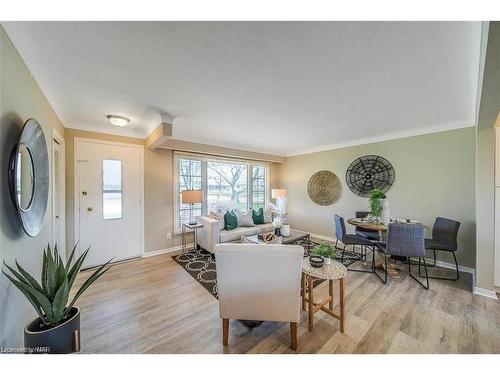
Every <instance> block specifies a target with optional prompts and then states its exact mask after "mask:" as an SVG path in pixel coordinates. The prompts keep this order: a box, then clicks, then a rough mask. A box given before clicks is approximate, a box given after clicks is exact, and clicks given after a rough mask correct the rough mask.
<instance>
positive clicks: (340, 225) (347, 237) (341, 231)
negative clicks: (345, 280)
mask: <svg viewBox="0 0 500 375" xmlns="http://www.w3.org/2000/svg"><path fill="white" fill-rule="evenodd" d="M334 220H335V237H336V241H335V247H336V248H339V247H338V242H339V241H340V242H341V243H342V244H343V245H344V247H343V248H342V256H341V262H342V264H343V263H344V258H345V248H346V246H348V245H352V246H353V250H354V246H356V245H359V246H360V247H361V248H362V247H363V246H364V247H370V248H372V268H371V270H356V269H349V270H350V271H356V272H368V273H373V272H375V249H374V244H373V243H372V242H371V241H369V240H368V239H366V238H365V237H362V236H359V235H357V234H347V232H346V229H345V221H344V218H343V217H341V216H339V215H334ZM361 251H362V250H361ZM353 253H354V261H358V260H362V259H363V258H364V257H363V254H362V253H361V254H357V253H356V252H355V251H353Z"/></svg>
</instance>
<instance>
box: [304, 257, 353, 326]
mask: <svg viewBox="0 0 500 375" xmlns="http://www.w3.org/2000/svg"><path fill="white" fill-rule="evenodd" d="M346 275H347V268H345V266H344V265H343V264H341V263H340V262H337V261H336V260H333V259H332V261H331V264H325V265H323V267H321V268H314V267H313V266H311V264H310V263H309V257H306V258H304V260H303V261H302V309H303V310H305V309H306V302H307V303H308V311H309V331H312V330H313V327H314V314H315V313H316V312H318V311H319V310H321V311H323V312H325V313H327V314H328V315H331V316H333V317H334V318H336V319H338V320H339V323H340V332H344V322H345V319H344V308H345V305H344V284H345V282H344V278H345V276H346ZM306 279H307V280H306ZM314 280H328V289H329V293H328V294H329V295H328V297H326V298H325V299H324V300H323V301H321V302H318V303H317V302H314V292H313V290H314ZM334 280H339V282H340V296H339V298H340V301H339V306H340V308H339V312H338V313H337V312H335V311H334V310H333V281H334ZM306 281H307V284H308V285H307V288H306ZM306 291H307V296H306ZM327 304H328V307H326V305H327Z"/></svg>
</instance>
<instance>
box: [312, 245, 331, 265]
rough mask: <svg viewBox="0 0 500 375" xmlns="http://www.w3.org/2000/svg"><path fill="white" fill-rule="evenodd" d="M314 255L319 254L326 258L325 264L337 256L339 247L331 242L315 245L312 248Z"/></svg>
mask: <svg viewBox="0 0 500 375" xmlns="http://www.w3.org/2000/svg"><path fill="white" fill-rule="evenodd" d="M311 254H312V255H317V256H320V257H322V258H323V259H324V260H325V264H330V263H331V259H333V258H335V257H336V256H337V249H336V248H335V246H334V245H333V244H330V243H322V244H319V245H317V246H315V247H314V248H313V249H312V250H311Z"/></svg>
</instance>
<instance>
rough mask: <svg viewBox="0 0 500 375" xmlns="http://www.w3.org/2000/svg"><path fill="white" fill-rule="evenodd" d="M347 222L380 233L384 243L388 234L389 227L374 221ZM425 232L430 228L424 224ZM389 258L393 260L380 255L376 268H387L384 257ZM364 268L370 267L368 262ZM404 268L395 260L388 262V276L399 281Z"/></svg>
mask: <svg viewBox="0 0 500 375" xmlns="http://www.w3.org/2000/svg"><path fill="white" fill-rule="evenodd" d="M347 222H348V223H349V224H351V225H354V226H355V227H358V228H361V229H368V230H376V231H378V233H379V237H380V239H381V240H382V242H384V238H385V237H386V234H387V229H388V227H387V225H385V224H383V223H376V222H373V221H367V220H362V219H359V218H352V219H347ZM410 223H417V222H416V221H410ZM424 228H425V230H427V229H428V227H427V226H426V225H425V224H424ZM386 256H387V257H388V259H387V260H390V259H391V256H390V255H385V254H383V253H382V254H380V258H379V259H378V262H377V263H376V264H375V268H378V269H382V270H383V269H384V268H385V259H384V258H383V257H386ZM363 266H364V267H368V263H367V262H363ZM403 268H404V267H403V266H401V265H399V264H396V261H395V260H394V261H393V262H389V261H388V262H387V275H388V276H389V277H391V278H393V279H399V278H400V276H399V271H401V270H402V269H403Z"/></svg>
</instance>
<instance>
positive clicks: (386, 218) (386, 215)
mask: <svg viewBox="0 0 500 375" xmlns="http://www.w3.org/2000/svg"><path fill="white" fill-rule="evenodd" d="M380 203H381V204H382V213H381V214H380V222H382V223H383V224H384V225H388V224H389V222H390V221H391V211H390V209H389V201H388V200H387V199H381V200H380Z"/></svg>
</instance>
